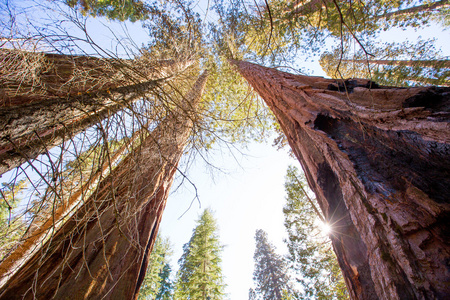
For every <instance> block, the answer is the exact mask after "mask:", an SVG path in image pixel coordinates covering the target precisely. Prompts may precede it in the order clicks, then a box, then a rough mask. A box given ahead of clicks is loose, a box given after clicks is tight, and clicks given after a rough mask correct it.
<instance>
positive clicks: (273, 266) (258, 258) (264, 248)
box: [249, 229, 290, 300]
mask: <svg viewBox="0 0 450 300" xmlns="http://www.w3.org/2000/svg"><path fill="white" fill-rule="evenodd" d="M255 240H256V250H255V255H254V256H253V258H254V260H255V271H254V272H253V280H254V281H255V284H256V289H255V291H253V290H250V293H249V296H250V299H258V298H262V299H267V300H272V299H274V300H275V299H276V300H279V299H284V298H285V295H286V294H287V293H288V291H289V290H290V288H289V277H288V276H287V274H286V272H287V267H286V263H285V261H284V260H283V258H282V257H281V256H280V255H278V254H277V253H275V247H274V246H273V245H272V244H271V243H270V242H269V241H268V239H267V233H266V232H265V231H264V230H262V229H258V230H257V231H256V235H255Z"/></svg>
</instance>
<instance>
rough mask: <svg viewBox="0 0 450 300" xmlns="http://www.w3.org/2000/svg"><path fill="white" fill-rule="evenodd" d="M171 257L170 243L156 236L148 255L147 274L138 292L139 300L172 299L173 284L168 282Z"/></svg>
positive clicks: (166, 239)
mask: <svg viewBox="0 0 450 300" xmlns="http://www.w3.org/2000/svg"><path fill="white" fill-rule="evenodd" d="M171 255H172V250H171V246H170V241H169V239H168V238H162V237H161V235H159V234H158V236H157V238H156V242H155V246H154V247H153V251H152V252H151V254H150V258H149V262H148V267H147V273H146V274H145V278H144V281H143V282H142V285H141V289H140V290H139V297H138V299H139V300H144V299H152V300H153V299H155V300H160V299H161V300H167V299H172V291H173V283H172V281H171V280H170V272H171V268H170V264H169V258H170V256H171Z"/></svg>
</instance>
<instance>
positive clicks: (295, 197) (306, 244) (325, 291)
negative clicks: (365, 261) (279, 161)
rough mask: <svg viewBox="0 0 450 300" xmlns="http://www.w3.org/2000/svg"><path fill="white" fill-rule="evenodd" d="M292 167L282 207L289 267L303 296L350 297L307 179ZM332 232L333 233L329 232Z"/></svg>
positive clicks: (314, 297) (312, 297)
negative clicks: (286, 235)
mask: <svg viewBox="0 0 450 300" xmlns="http://www.w3.org/2000/svg"><path fill="white" fill-rule="evenodd" d="M298 173H299V172H298V169H297V168H295V167H293V166H290V167H289V168H288V170H287V174H286V182H285V190H286V193H287V197H286V205H285V206H284V207H283V214H284V226H285V227H286V230H287V233H288V239H287V240H286V241H285V242H286V244H287V246H288V250H289V255H288V260H289V267H290V269H291V270H292V271H293V273H294V274H295V276H296V282H298V283H300V284H301V285H302V288H301V290H300V291H299V295H298V296H299V298H301V299H347V298H348V295H347V288H346V286H345V282H344V278H343V277H342V273H341V270H340V269H339V264H338V262H337V259H336V256H335V254H334V252H333V250H332V246H331V240H330V239H329V238H328V236H327V232H324V231H327V230H326V229H328V228H327V227H326V226H324V224H325V223H323V221H324V218H323V216H322V214H321V213H320V211H319V209H318V204H317V201H316V199H312V198H310V197H309V196H308V195H307V194H306V193H307V192H306V187H307V185H306V178H305V177H304V176H299V174H298ZM331 230H332V229H331ZM330 234H332V232H331V231H330Z"/></svg>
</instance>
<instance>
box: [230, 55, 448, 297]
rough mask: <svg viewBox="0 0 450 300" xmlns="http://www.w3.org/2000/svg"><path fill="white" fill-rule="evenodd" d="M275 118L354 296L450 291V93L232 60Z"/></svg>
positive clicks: (441, 294)
mask: <svg viewBox="0 0 450 300" xmlns="http://www.w3.org/2000/svg"><path fill="white" fill-rule="evenodd" d="M233 63H234V64H235V65H236V66H237V68H238V70H239V72H240V73H241V74H242V76H243V77H245V78H246V79H247V81H248V82H249V83H250V84H251V85H252V86H253V88H254V89H255V90H256V91H257V92H258V93H259V94H260V95H261V97H262V98H263V99H264V100H265V101H266V103H267V105H268V106H269V107H270V109H271V110H272V111H273V113H274V114H275V116H276V117H277V119H278V121H279V122H280V125H281V127H282V129H283V131H284V133H285V134H286V136H287V139H288V141H289V144H290V146H291V148H292V149H293V151H294V153H295V155H296V156H297V158H298V160H299V161H300V163H301V165H302V167H303V169H304V172H305V175H306V177H307V179H308V182H309V185H310V187H311V188H312V190H313V191H314V192H315V193H316V196H317V199H318V202H319V204H320V207H321V209H322V211H323V213H324V215H325V216H326V218H327V219H328V220H329V222H330V223H331V224H332V226H333V233H332V235H331V240H332V242H333V247H334V250H335V252H336V254H337V257H338V260H339V264H340V266H341V269H342V271H343V274H344V277H345V280H346V283H347V287H348V289H349V293H350V295H351V298H352V299H446V298H447V297H448V295H450V286H449V284H448V283H449V282H450V273H449V272H450V271H449V258H450V245H449V242H450V237H449V233H450V226H449V225H450V224H449V222H450V203H449V202H450V200H449V199H450V198H449V196H448V195H449V194H450V124H449V122H450V96H449V95H450V94H449V92H450V89H449V88H436V87H430V88H387V87H379V86H377V85H376V84H375V83H373V82H370V81H367V80H346V81H337V80H331V79H324V78H321V77H308V76H299V75H292V74H288V73H284V72H280V71H277V70H275V69H270V68H265V67H262V66H258V65H254V64H251V63H247V62H240V61H233Z"/></svg>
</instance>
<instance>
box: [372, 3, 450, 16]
mask: <svg viewBox="0 0 450 300" xmlns="http://www.w3.org/2000/svg"><path fill="white" fill-rule="evenodd" d="M449 5H450V0H441V1H436V2H432V3H427V4H422V5H418V6H413V7H410V8H405V9H400V10H397V11H393V12H390V13H386V14H384V15H381V16H379V17H377V19H382V18H384V19H391V18H397V17H407V16H410V15H413V14H417V13H424V12H430V11H432V10H436V9H440V8H445V7H448V6H449Z"/></svg>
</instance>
